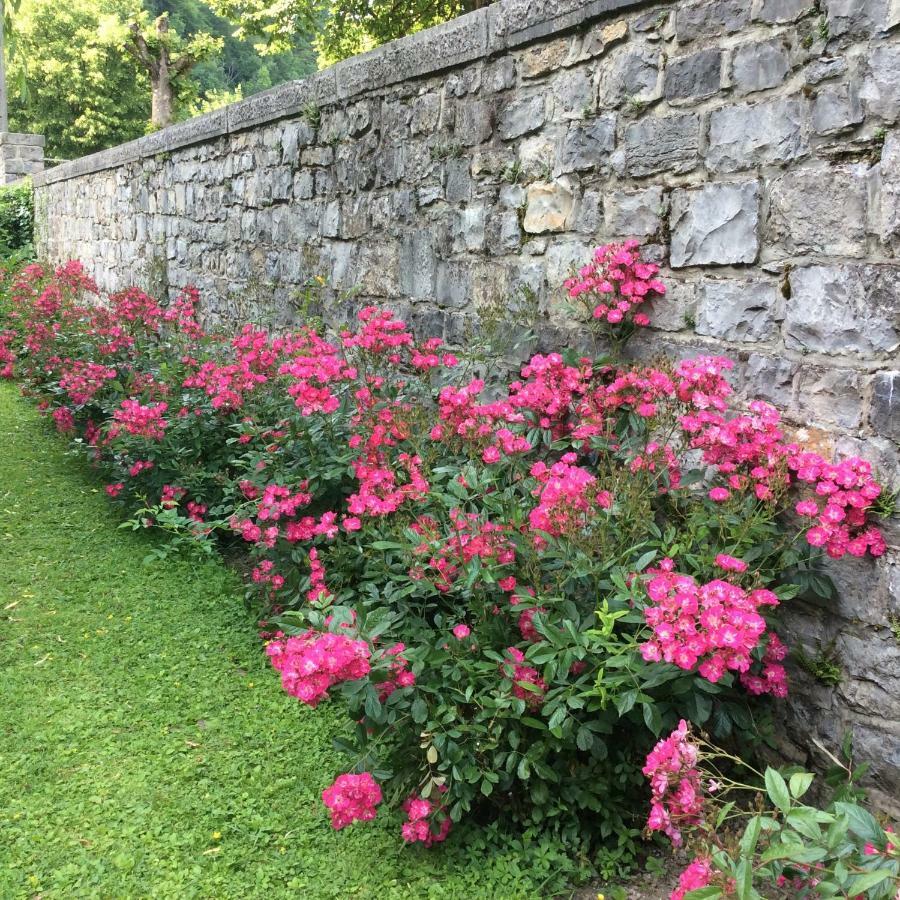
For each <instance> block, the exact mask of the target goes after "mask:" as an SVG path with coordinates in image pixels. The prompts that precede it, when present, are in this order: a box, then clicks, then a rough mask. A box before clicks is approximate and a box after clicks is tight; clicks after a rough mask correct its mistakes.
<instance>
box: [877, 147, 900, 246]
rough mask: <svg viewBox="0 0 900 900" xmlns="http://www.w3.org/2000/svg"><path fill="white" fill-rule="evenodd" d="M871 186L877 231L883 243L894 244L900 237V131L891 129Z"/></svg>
mask: <svg viewBox="0 0 900 900" xmlns="http://www.w3.org/2000/svg"><path fill="white" fill-rule="evenodd" d="M870 186H871V187H872V188H873V189H874V190H873V193H874V196H873V201H874V202H872V206H873V210H872V219H873V225H874V231H875V233H876V234H877V235H878V237H879V239H880V240H881V241H882V242H883V243H885V244H889V245H893V244H894V243H895V242H896V239H897V238H900V134H897V133H896V132H891V133H890V134H889V135H887V137H886V138H885V141H884V146H883V147H882V148H881V161H880V163H879V165H878V166H877V167H876V169H875V170H874V172H873V173H872V183H871V185H870Z"/></svg>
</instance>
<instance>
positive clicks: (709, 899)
mask: <svg viewBox="0 0 900 900" xmlns="http://www.w3.org/2000/svg"><path fill="white" fill-rule="evenodd" d="M721 896H722V889H721V888H718V887H716V886H715V885H710V886H709V887H704V888H697V890H696V891H689V892H688V893H687V894H685V895H684V900H719V897H721Z"/></svg>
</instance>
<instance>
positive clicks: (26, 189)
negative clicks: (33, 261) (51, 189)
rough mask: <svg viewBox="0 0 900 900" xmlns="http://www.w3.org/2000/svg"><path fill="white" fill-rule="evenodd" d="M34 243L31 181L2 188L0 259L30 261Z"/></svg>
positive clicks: (0, 194)
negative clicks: (10, 258) (11, 258)
mask: <svg viewBox="0 0 900 900" xmlns="http://www.w3.org/2000/svg"><path fill="white" fill-rule="evenodd" d="M33 242H34V196H33V193H32V189H31V182H30V181H23V182H21V183H20V184H18V185H16V186H15V187H0V257H2V258H3V259H7V258H9V257H13V258H14V259H15V260H16V262H21V260H24V259H28V257H30V255H31V253H32V244H33Z"/></svg>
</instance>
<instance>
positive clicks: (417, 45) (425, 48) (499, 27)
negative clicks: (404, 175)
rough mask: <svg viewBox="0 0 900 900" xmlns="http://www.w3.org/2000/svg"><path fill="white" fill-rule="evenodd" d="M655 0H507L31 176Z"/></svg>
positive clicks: (283, 113)
mask: <svg viewBox="0 0 900 900" xmlns="http://www.w3.org/2000/svg"><path fill="white" fill-rule="evenodd" d="M647 2H649V0H500V2H498V3H493V4H491V5H490V6H487V7H485V8H483V9H479V10H476V11H475V12H472V13H468V14H467V15H464V16H459V17H458V18H456V19H451V20H450V21H449V22H444V23H443V24H441V25H436V26H434V27H433V28H428V29H426V30H424V31H420V32H417V33H415V34H411V35H408V36H407V37H403V38H399V39H398V40H395V41H391V42H389V43H387V44H383V45H382V46H380V47H376V48H375V49H374V50H370V51H369V52H367V53H361V54H359V55H358V56H351V57H350V58H349V59H345V60H342V61H341V62H339V63H336V64H335V65H333V66H329V67H328V68H327V69H323V70H322V71H320V72H315V73H313V74H312V75H310V76H308V77H307V78H304V79H301V80H297V81H288V82H285V83H284V84H279V85H277V86H276V87H274V88H270V89H269V90H267V91H262V92H260V93H259V94H253V95H252V96H251V97H247V98H246V99H245V100H240V101H238V102H237V103H231V104H229V105H228V106H223V107H221V108H220V109H217V110H214V111H213V112H209V113H205V114H204V115H202V116H196V117H194V118H192V119H187V120H186V121H184V122H178V123H176V124H175V125H170V126H169V127H168V128H163V129H161V130H160V131H156V132H153V133H152V134H148V135H146V136H145V137H141V138H137V139H136V140H133V141H128V142H127V143H125V144H119V145H118V146H116V147H110V148H109V149H107V150H101V151H99V152H98V153H92V154H90V155H89V156H82V157H80V158H79V159H74V160H71V161H70V162H66V163H62V164H61V165H58V166H55V167H53V168H51V169H45V170H44V171H43V172H40V173H36V174H35V175H33V176H32V181H33V182H34V184H35V185H37V186H40V185H45V184H53V183H54V182H58V181H67V180H69V179H71V178H79V177H81V176H82V175H89V174H91V173H93V172H100V171H103V170H104V169H115V168H118V167H120V166H123V165H126V164H127V163H131V162H136V161H137V160H140V159H144V158H146V157H148V156H155V155H157V154H158V153H170V152H172V151H173V150H178V149H180V148H182V147H189V146H190V145H192V144H199V143H203V142H206V141H211V140H214V139H215V138H219V137H224V136H225V135H228V134H235V133H237V132H240V131H244V130H245V129H248V128H254V127H256V126H258V125H262V124H265V123H266V122H275V121H277V120H279V119H283V118H287V117H289V116H294V115H297V114H298V113H300V112H302V111H303V109H304V108H305V107H307V106H308V105H310V104H315V105H316V106H328V105H331V104H336V103H338V102H345V101H347V100H349V99H351V98H353V97H356V96H360V95H362V94H366V93H370V92H371V91H375V90H379V89H381V88H386V87H389V86H390V85H392V84H397V83H399V82H403V81H408V80H409V79H411V78H422V77H424V76H427V75H434V74H436V73H438V72H442V71H444V70H446V69H451V68H455V67H456V66H460V65H464V64H465V63H469V62H473V61H475V60H478V59H483V58H486V57H490V56H493V55H495V54H499V53H502V52H503V51H504V50H507V49H511V48H514V47H520V46H522V45H524V44H527V43H530V42H531V41H536V40H539V39H541V38H544V37H546V36H547V35H551V34H561V33H564V32H566V31H571V30H572V29H574V28H577V27H579V26H580V25H582V24H584V23H586V22H589V21H591V20H593V19H597V18H600V17H602V16H606V15H609V14H610V13H613V12H617V11H619V10H626V9H632V8H634V7H637V6H641V5H644V4H646V3H647ZM15 138H32V139H35V138H39V139H40V142H41V144H43V140H44V139H43V137H42V136H40V135H20V134H13V133H6V134H3V133H0V144H2V143H3V142H4V139H6V142H7V143H36V141H35V140H31V141H25V140H20V141H16V140H13V139H15Z"/></svg>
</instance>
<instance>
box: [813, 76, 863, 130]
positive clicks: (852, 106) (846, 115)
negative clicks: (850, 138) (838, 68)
mask: <svg viewBox="0 0 900 900" xmlns="http://www.w3.org/2000/svg"><path fill="white" fill-rule="evenodd" d="M811 118H812V127H813V131H815V132H816V134H836V133H837V132H839V131H843V130H844V129H846V128H852V127H853V126H854V125H858V124H859V123H860V122H862V120H863V111H862V104H861V103H860V100H859V94H858V93H857V91H856V89H855V87H854V85H852V84H840V85H836V86H835V87H829V88H825V89H823V90H820V91H819V92H818V93H817V94H816V99H815V101H814V102H813V107H812V117H811Z"/></svg>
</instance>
